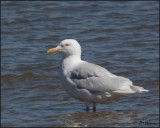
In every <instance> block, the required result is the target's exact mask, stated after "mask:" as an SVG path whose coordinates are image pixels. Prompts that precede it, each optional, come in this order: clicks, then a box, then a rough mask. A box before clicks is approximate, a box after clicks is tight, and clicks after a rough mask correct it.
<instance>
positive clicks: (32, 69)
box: [1, 1, 159, 127]
mask: <svg viewBox="0 0 160 128" xmlns="http://www.w3.org/2000/svg"><path fill="white" fill-rule="evenodd" d="M158 9H159V5H158V1H132V2H131V1H122V2H120V1H107V2H105V1H100V2H98V1H94V2H87V1H83V2H80V1H78V2H73V1H72V2H68V1H66V2H65V1H64V2H58V1H46V2H41V1H28V2H27V1H14V2H10V1H7V2H4V1H3V2H2V10H1V11H2V12H1V15H2V16H1V18H2V23H1V27H2V30H1V37H2V38H1V98H2V99H1V123H2V126H20V127H33V126H42V127H45V126H51V127H52V126H91V127H92V126H104V127H105V126H106V127H107V126H112V127H113V126H119V127H123V126H130V127H136V126H141V127H154V126H156V127H158V126H159V124H158V123H159V105H158V104H159V86H158V85H159V72H158V71H159V66H158V65H159V63H158V62H159V61H158V59H159V37H158V36H159V22H158V20H159V14H158V13H159V11H158ZM66 38H74V39H76V40H78V41H79V42H80V44H81V46H82V51H83V53H82V58H83V60H87V61H89V62H92V63H96V64H98V65H100V66H103V67H105V68H107V69H108V70H109V71H111V72H112V73H115V74H117V75H121V76H124V77H127V78H129V79H131V80H132V81H133V83H134V84H135V85H139V86H142V87H144V88H146V89H148V90H150V92H149V93H145V94H135V95H130V96H128V97H124V98H121V99H120V100H117V101H114V102H112V103H110V104H106V105H101V104H98V105H97V112H95V113H94V112H85V105H84V104H83V103H82V102H80V101H78V100H75V99H72V98H71V97H70V96H69V95H68V94H66V93H65V91H64V90H63V89H62V87H61V82H60V79H59V78H60V76H59V62H60V57H61V56H60V55H59V54H57V53H55V54H52V55H47V54H46V51H47V50H48V49H49V48H52V47H54V46H56V45H57V44H58V43H59V42H60V41H61V40H63V39H66Z"/></svg>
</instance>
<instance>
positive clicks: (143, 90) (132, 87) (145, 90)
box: [130, 85, 148, 93]
mask: <svg viewBox="0 0 160 128" xmlns="http://www.w3.org/2000/svg"><path fill="white" fill-rule="evenodd" d="M130 87H131V89H132V90H133V91H135V92H138V93H142V92H148V90H147V89H144V88H143V87H140V86H135V85H133V86H130Z"/></svg>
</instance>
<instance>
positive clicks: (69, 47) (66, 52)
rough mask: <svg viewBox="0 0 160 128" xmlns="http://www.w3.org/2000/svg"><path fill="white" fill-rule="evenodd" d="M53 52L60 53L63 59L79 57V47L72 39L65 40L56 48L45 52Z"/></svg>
mask: <svg viewBox="0 0 160 128" xmlns="http://www.w3.org/2000/svg"><path fill="white" fill-rule="evenodd" d="M53 52H60V53H62V55H63V56H65V57H67V56H72V55H76V56H81V46H80V45H79V43H78V42H77V41H76V40H74V39H65V40H63V41H61V42H60V44H59V45H58V46H57V47H55V48H51V49H49V50H48V51H47V53H48V54H51V53H53Z"/></svg>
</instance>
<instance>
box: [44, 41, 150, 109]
mask: <svg viewBox="0 0 160 128" xmlns="http://www.w3.org/2000/svg"><path fill="white" fill-rule="evenodd" d="M53 52H60V53H62V55H63V59H62V61H61V67H60V69H61V71H60V72H61V78H62V84H63V88H64V89H65V91H66V92H67V93H68V94H69V95H70V96H71V97H74V98H76V99H78V100H81V101H84V102H85V103H86V111H89V105H90V104H93V111H96V103H101V104H105V103H109V102H110V101H113V100H116V99H118V98H120V97H122V96H126V95H129V94H135V93H141V92H148V90H146V89H144V88H143V87H140V86H135V85H133V83H132V81H130V80H129V79H128V78H125V77H122V76H117V75H114V74H112V73H110V72H109V71H108V70H107V69H105V68H103V67H101V66H98V65H96V64H92V63H89V62H86V61H83V60H81V46H80V45H79V43H78V42H77V41H76V40H74V39H66V40H63V41H62V42H61V43H60V44H59V45H58V46H57V47H56V48H51V49H49V50H48V52H47V53H49V54H50V53H53Z"/></svg>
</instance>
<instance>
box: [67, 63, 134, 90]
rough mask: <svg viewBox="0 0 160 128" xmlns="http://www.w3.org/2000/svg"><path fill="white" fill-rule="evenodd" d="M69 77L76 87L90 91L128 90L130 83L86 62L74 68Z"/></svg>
mask: <svg viewBox="0 0 160 128" xmlns="http://www.w3.org/2000/svg"><path fill="white" fill-rule="evenodd" d="M69 78H70V79H71V80H72V82H74V83H75V84H76V86H77V88H78V89H87V90H89V91H91V92H111V91H112V92H113V91H118V90H128V91H129V90H130V86H129V85H132V82H131V81H130V80H129V79H127V78H124V77H120V76H116V75H114V74H112V73H110V72H109V71H108V70H106V69H105V68H103V67H100V66H98V65H95V64H92V63H88V62H84V63H82V64H80V65H78V66H77V67H76V68H74V69H73V70H72V71H71V72H70V77H69Z"/></svg>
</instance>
